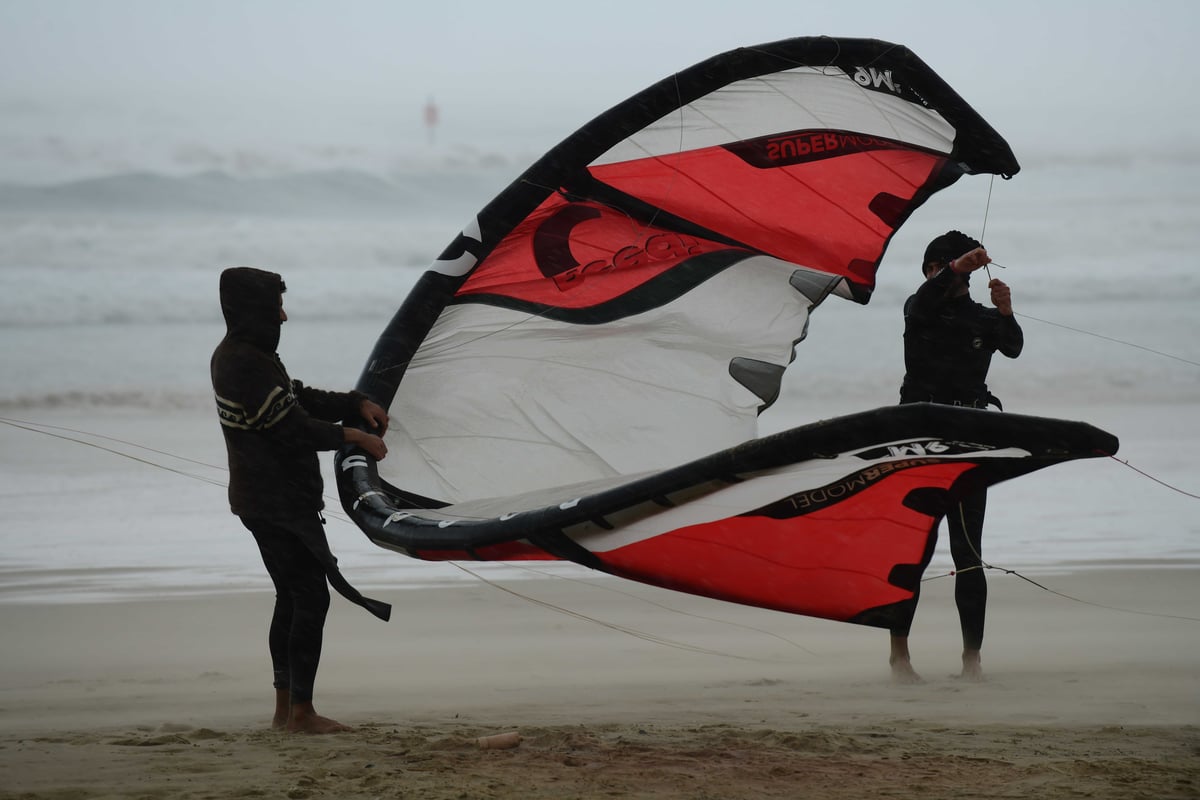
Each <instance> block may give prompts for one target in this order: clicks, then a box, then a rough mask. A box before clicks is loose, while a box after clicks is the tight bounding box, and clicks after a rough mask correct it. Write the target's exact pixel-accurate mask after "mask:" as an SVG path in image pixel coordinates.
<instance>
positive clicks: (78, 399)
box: [0, 389, 213, 414]
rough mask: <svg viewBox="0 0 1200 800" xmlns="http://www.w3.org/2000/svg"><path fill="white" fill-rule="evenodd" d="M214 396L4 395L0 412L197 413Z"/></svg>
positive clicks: (141, 392) (135, 392)
mask: <svg viewBox="0 0 1200 800" xmlns="http://www.w3.org/2000/svg"><path fill="white" fill-rule="evenodd" d="M212 406H213V399H212V396H211V394H209V393H205V392H201V391H190V392H175V391H170V390H150V389H112V390H76V391H61V392H45V393H41V394H36V393H24V394H15V395H12V396H9V397H3V396H0V413H2V414H10V413H13V412H21V411H35V410H38V411H70V410H99V409H143V410H147V411H194V410H201V409H205V410H207V409H210V408H211V407H212Z"/></svg>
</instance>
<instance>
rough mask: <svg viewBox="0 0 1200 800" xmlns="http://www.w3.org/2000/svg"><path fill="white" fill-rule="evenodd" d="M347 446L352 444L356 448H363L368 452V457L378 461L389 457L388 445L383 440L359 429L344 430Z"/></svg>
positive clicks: (347, 428)
mask: <svg viewBox="0 0 1200 800" xmlns="http://www.w3.org/2000/svg"><path fill="white" fill-rule="evenodd" d="M342 430H343V431H344V433H343V434H342V435H343V436H344V437H345V440H346V444H352V445H354V446H355V447H361V448H362V449H363V450H366V451H367V455H369V456H370V457H371V458H373V459H375V460H376V461H383V459H384V457H385V456H387V445H386V444H385V443H384V441H383V439H380V438H379V437H378V436H376V435H375V434H373V433H367V432H366V431H360V430H359V429H358V428H349V427H346V428H342Z"/></svg>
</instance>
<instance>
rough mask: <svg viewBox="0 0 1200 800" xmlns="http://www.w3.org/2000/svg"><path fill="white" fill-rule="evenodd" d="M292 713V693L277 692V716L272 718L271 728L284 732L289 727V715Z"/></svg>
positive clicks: (280, 690)
mask: <svg viewBox="0 0 1200 800" xmlns="http://www.w3.org/2000/svg"><path fill="white" fill-rule="evenodd" d="M291 711H292V693H291V692H289V691H288V690H287V689H276V690H275V716H274V717H272V718H271V727H272V728H274V729H275V730H282V729H284V728H286V727H287V721H288V715H289V714H290V713H291Z"/></svg>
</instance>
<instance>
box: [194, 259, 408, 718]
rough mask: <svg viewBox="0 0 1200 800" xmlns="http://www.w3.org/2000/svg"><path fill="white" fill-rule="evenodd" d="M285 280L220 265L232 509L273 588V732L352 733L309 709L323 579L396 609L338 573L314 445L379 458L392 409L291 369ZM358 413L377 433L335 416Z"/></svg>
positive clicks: (223, 407)
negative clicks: (318, 385)
mask: <svg viewBox="0 0 1200 800" xmlns="http://www.w3.org/2000/svg"><path fill="white" fill-rule="evenodd" d="M285 291H286V287H285V286H284V283H283V279H282V278H281V277H280V276H279V275H277V274H275V273H273V272H265V271H263V270H258V269H252V268H249V267H235V268H232V269H227V270H225V271H224V272H222V273H221V311H222V312H223V313H224V315H225V322H226V325H227V327H228V331H227V333H226V334H225V338H224V339H222V340H221V343H220V344H219V345H217V349H216V350H215V351H214V352H213V356H212V363H211V371H212V384H213V391H214V392H215V394H216V400H217V414H218V416H219V417H220V420H221V431H222V433H224V435H225V447H226V450H227V451H228V454H229V505H230V508H231V509H232V511H233V513H234V514H236V515H237V516H238V517H240V518H241V521H242V524H243V525H245V526H246V528H247V530H249V531H250V533H251V534H253V536H254V540H255V542H257V544H258V549H259V551H260V553H261V554H262V560H263V564H264V565H265V566H266V568H267V573H268V574H269V575H270V576H271V581H272V583H274V585H275V610H274V614H273V615H272V617H271V627H270V633H269V636H268V640H267V643H268V648H269V650H270V653H271V665H272V668H273V670H274V675H275V681H274V685H275V716H274V719H273V721H272V724H273V726H274V727H275V728H280V729H285V730H287V731H291V732H296V733H334V732H337V731H344V730H348V728H347V727H346V726H345V725H342V724H341V723H340V722H336V721H335V720H332V719H329V718H328V717H323V716H321V715H320V714H318V713H317V712H316V710H315V709H314V708H313V685H314V683H315V681H316V676H317V666H318V664H319V663H320V661H321V642H322V637H323V634H324V629H325V616H326V613H327V612H328V610H329V584H332V585H333V587H334V588H335V589H337V590H338V593H339V594H341V595H342V596H343V597H345V598H347V599H348V600H350V601H352V602H354V603H357V604H359V605H361V606H363V607H364V608H366V609H367V610H368V611H370V612H371V613H372V614H374V615H375V616H377V617H379V618H380V619H384V620H386V619H387V618H388V617H389V616H390V615H391V606H389V605H388V604H386V603H380V602H379V601H377V600H371V599H368V598H366V597H363V596H362V595H361V594H359V592H358V591H357V590H356V589H354V587H352V586H351V585H350V584H349V582H347V581H346V579H345V578H344V577H342V574H341V572H339V571H338V566H337V559H336V558H334V556H333V553H332V552H330V550H329V542H328V540H327V539H326V538H325V529H324V527H322V526H323V525H324V522H325V520H324V518H323V517H322V516H321V509H322V508H324V506H325V502H324V499H323V497H322V492H323V489H324V487H323V484H322V480H321V470H320V463H319V461H318V460H317V452H318V451H320V450H336V449H338V448H340V447H341V446H342V445H344V444H352V445H355V446H357V447H361V448H362V449H363V450H365V451H366V452H367V453H368V454H369V455H370V456H371V457H372V458H374V459H376V460H377V461H378V460H382V459H383V457H384V456H386V455H387V446H386V445H385V444H384V442H383V439H381V438H380V436H382V435H383V434H384V433H385V432H386V431H387V424H388V418H387V412H386V411H385V410H384V409H383V408H382V407H381V406H379V405H377V404H376V403H374V402H373V401H371V400H370V399H368V398H367V397H366V396H365V395H363V394H360V393H358V392H326V391H321V390H318V389H312V388H309V387H307V386H304V385H303V384H301V383H300V382H299V381H293V380H292V379H291V378H290V377H288V374H287V370H286V369H284V366H283V362H282V361H280V360H279V356H278V355H277V354H276V352H275V349H276V347H278V345H279V334H280V329H281V327H282V325H283V323H284V322H285V321H286V320H287V313H286V312H284V310H283V293H284V292H285ZM353 419H362V420H363V421H365V422H366V424H367V425H369V426H370V427H371V428H372V429H373V430H374V431H376V433H377V434H378V435H376V434H374V433H367V432H365V431H363V430H360V429H358V428H355V427H351V426H345V427H343V426H342V425H339V424H336V423H337V421H339V420H353Z"/></svg>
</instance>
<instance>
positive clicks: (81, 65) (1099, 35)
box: [0, 0, 1200, 179]
mask: <svg viewBox="0 0 1200 800" xmlns="http://www.w3.org/2000/svg"><path fill="white" fill-rule="evenodd" d="M822 34H828V35H840V36H862V37H870V38H877V39H884V40H887V41H892V42H896V43H899V44H903V45H906V46H908V47H909V48H910V49H912V50H913V51H914V52H915V53H916V54H917V55H918V56H920V57H921V58H922V59H924V60H925V61H926V62H927V63H928V64H930V66H932V67H933V68H934V69H935V70H936V71H937V72H938V73H939V74H940V75H941V76H942V77H943V78H944V79H946V81H947V82H948V83H950V85H951V86H953V87H954V88H955V89H956V90H957V91H958V92H959V93H960V94H962V95H963V96H964V97H965V98H966V99H967V100H968V102H970V103H971V104H972V105H973V106H974V107H975V108H976V110H978V111H979V112H980V113H981V114H982V115H983V116H984V117H985V118H986V119H987V120H988V121H989V122H991V123H992V124H993V126H995V127H996V128H997V129H998V130H999V131H1000V132H1001V134H1003V135H1005V136H1006V137H1007V138H1008V139H1009V140H1010V142H1011V143H1012V144H1013V146H1014V149H1015V150H1016V152H1017V155H1018V157H1019V158H1020V157H1022V156H1023V154H1024V153H1026V152H1028V151H1029V150H1030V149H1038V150H1041V149H1049V150H1052V151H1056V152H1057V151H1062V150H1065V149H1069V148H1072V147H1087V148H1091V147H1092V146H1094V145H1096V144H1100V145H1105V146H1112V145H1116V146H1124V147H1129V148H1135V149H1136V148H1146V147H1151V146H1153V147H1158V146H1161V145H1169V146H1171V147H1175V148H1178V147H1191V146H1193V145H1194V146H1195V149H1198V150H1200V80H1198V79H1197V73H1198V72H1200V64H1198V63H1197V59H1196V58H1194V57H1192V48H1193V46H1194V42H1195V40H1196V38H1197V36H1198V35H1200V3H1196V2H1192V0H1179V1H1178V2H1175V1H1171V0H1142V1H1141V2H1114V1H1113V0H1076V1H1075V2H1064V1H1063V0H1057V2H1056V0H1033V1H1027V0H1005V2H997V3H988V4H977V3H974V2H966V0H962V1H961V2H940V1H937V0H933V1H930V2H914V1H913V0H910V1H909V2H901V1H900V0H889V1H888V2H876V1H875V0H853V1H851V2H824V3H820V2H812V3H805V2H796V0H787V1H786V2H783V1H776V0H761V1H759V2H756V1H755V0H725V1H724V2H716V1H714V0H687V1H678V0H636V1H630V0H606V2H590V3H588V2H570V1H569V0H558V1H557V2H543V0H524V1H523V0H510V1H509V2H498V1H497V0H477V1H476V2H456V1H455V0H430V2H421V3H416V2H409V0H0V125H2V126H3V129H0V159H6V160H8V161H9V162H10V163H8V164H4V163H0V179H2V178H4V177H5V176H6V175H9V176H11V175H13V174H19V173H20V168H19V167H20V165H19V164H16V163H14V162H18V161H20V160H22V159H26V160H29V161H31V162H32V161H33V160H35V157H37V158H45V157H46V147H47V145H46V142H53V143H54V144H55V146H57V147H60V148H64V149H66V150H70V153H71V157H77V158H84V157H85V156H86V154H87V153H89V152H92V151H95V152H100V151H102V150H104V148H106V147H107V148H112V147H113V146H114V142H124V143H125V144H126V145H128V146H130V147H133V146H134V145H138V146H147V147H148V146H150V145H151V144H154V143H158V144H161V143H163V142H167V141H170V142H172V146H179V145H180V144H181V143H187V144H190V145H194V146H212V147H217V146H225V147H228V146H233V145H234V144H235V143H240V144H243V145H246V146H250V145H254V146H265V145H267V144H268V143H270V142H272V141H276V142H283V141H301V140H302V141H305V142H306V143H307V144H309V145H312V146H318V145H319V146H323V147H327V148H329V149H330V151H331V152H332V151H333V150H336V149H337V148H345V149H354V148H356V147H365V148H378V147H380V146H387V147H395V148H396V149H397V150H405V149H412V148H417V147H419V146H420V145H421V144H428V131H427V130H426V129H425V127H424V124H423V117H422V108H423V106H424V105H425V103H426V101H427V99H428V98H430V97H432V98H435V99H436V103H437V105H438V107H439V111H440V122H439V125H438V127H437V129H436V131H435V134H436V137H437V140H438V142H439V144H440V145H441V146H443V147H447V146H451V145H453V144H456V143H457V144H469V145H470V146H474V147H477V148H478V149H480V150H484V151H486V150H488V149H490V145H489V143H494V145H495V146H496V147H505V148H511V147H512V146H513V144H514V143H519V144H520V145H522V146H526V147H528V149H530V150H531V151H536V152H541V151H543V150H544V149H545V148H546V147H549V146H551V145H553V144H554V143H555V142H557V141H558V140H559V139H561V138H562V137H563V136H565V135H566V134H568V133H570V132H571V131H572V130H574V129H575V128H576V127H578V126H579V125H580V124H582V123H583V122H585V121H587V120H588V119H590V118H591V117H592V116H594V115H595V114H597V113H599V112H601V111H603V110H604V109H606V108H608V107H609V106H611V105H613V104H614V103H616V102H618V101H620V100H622V99H623V98H625V97H627V96H628V95H630V94H633V93H634V92H636V91H638V90H640V89H642V88H644V87H645V86H647V85H649V84H651V83H653V82H655V81H657V80H659V79H660V78H663V77H665V76H666V75H668V74H670V73H671V72H674V71H676V70H678V69H681V68H684V67H687V66H689V65H691V64H693V63H695V62H697V61H699V60H702V59H704V58H706V57H708V56H710V55H713V54H715V53H718V52H721V51H723V50H728V49H732V48H735V47H739V46H743V45H752V44H758V43H761V42H766V41H773V40H776V39H782V38H788V37H791V36H807V35H822ZM39 142H40V143H41V144H38V143H39ZM14 143H16V146H14ZM38 148H41V149H38ZM89 148H91V149H92V150H91V151H89ZM124 155H125V156H126V157H131V156H130V154H129V152H125V154H124Z"/></svg>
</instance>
